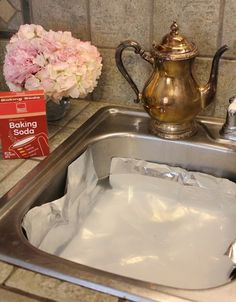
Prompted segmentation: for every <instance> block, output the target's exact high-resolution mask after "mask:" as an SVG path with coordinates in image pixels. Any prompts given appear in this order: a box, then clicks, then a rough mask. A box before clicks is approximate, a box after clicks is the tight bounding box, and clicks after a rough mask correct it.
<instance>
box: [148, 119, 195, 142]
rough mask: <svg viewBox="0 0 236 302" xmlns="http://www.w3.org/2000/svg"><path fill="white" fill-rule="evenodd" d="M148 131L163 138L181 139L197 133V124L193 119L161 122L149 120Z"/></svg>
mask: <svg viewBox="0 0 236 302" xmlns="http://www.w3.org/2000/svg"><path fill="white" fill-rule="evenodd" d="M150 131H151V133H152V134H154V135H156V136H159V137H161V138H165V139H173V140H175V139H183V138H187V137H190V136H193V135H194V134H196V133H197V124H196V122H195V121H194V120H192V121H189V122H186V123H181V124H174V123H163V122H159V121H157V120H153V119H152V120H151V123H150Z"/></svg>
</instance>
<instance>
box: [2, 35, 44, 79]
mask: <svg viewBox="0 0 236 302" xmlns="http://www.w3.org/2000/svg"><path fill="white" fill-rule="evenodd" d="M37 56H38V50H37V48H36V47H35V46H34V44H33V42H31V41H27V40H18V41H16V42H15V43H10V44H8V46H7V55H6V57H5V62H4V67H3V73H4V76H5V79H6V81H7V82H12V83H13V84H16V85H17V84H19V85H23V84H24V82H25V80H26V79H27V78H29V77H30V76H31V75H32V74H35V73H36V72H37V71H39V70H40V69H41V66H39V65H38V64H37V62H36V61H35V59H36V58H37Z"/></svg>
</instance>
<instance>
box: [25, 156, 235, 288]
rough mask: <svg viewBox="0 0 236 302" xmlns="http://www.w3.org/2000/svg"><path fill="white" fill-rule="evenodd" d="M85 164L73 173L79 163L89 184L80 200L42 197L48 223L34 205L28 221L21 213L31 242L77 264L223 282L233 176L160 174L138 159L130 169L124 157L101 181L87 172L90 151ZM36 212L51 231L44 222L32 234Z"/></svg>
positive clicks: (157, 278) (172, 280) (174, 282)
mask: <svg viewBox="0 0 236 302" xmlns="http://www.w3.org/2000/svg"><path fill="white" fill-rule="evenodd" d="M131 162H132V161H131ZM133 162H134V161H133ZM123 163H124V162H123ZM142 164H143V162H142ZM82 166H83V167H82ZM82 166H77V167H76V169H75V174H77V175H78V171H80V172H81V171H82V170H83V169H84V172H85V174H84V173H80V174H81V177H80V178H79V179H78V181H79V182H80V184H81V181H82V180H83V181H84V184H88V183H89V184H90V185H91V187H92V190H90V189H91V187H89V188H88V187H86V186H85V187H84V189H85V191H86V193H85V194H84V195H83V196H82V200H81V199H80V201H79V203H80V204H79V203H77V204H76V202H75V203H73V205H69V204H68V203H67V201H66V200H65V197H63V198H62V199H60V200H59V202H58V203H57V204H56V203H54V204H50V205H49V204H45V205H44V206H43V207H44V210H46V212H44V213H43V215H44V217H46V220H45V218H44V220H45V223H44V221H43V220H42V219H43V218H42V216H40V215H39V213H38V212H37V211H34V209H33V210H32V211H31V212H29V213H31V214H30V216H26V217H30V218H31V221H33V223H30V222H29V220H27V219H25V221H24V226H25V228H26V230H27V233H28V236H29V240H30V241H31V242H32V244H34V245H35V246H37V247H39V248H40V249H42V250H44V251H47V252H50V253H53V254H56V255H58V256H59V257H62V258H66V259H69V260H72V261H75V262H78V263H81V264H85V265H88V266H91V267H95V268H99V269H102V270H105V271H109V272H113V273H116V274H119V275H124V276H128V277H132V278H135V279H141V280H145V281H148V282H153V283H159V284H165V285H169V286H173V287H180V288H190V289H194V288H198V289H199V288H209V287H213V286H217V285H220V284H224V283H225V282H227V281H228V278H229V275H230V272H231V271H232V262H231V260H230V259H229V258H228V257H227V256H225V255H224V253H225V251H226V249H227V247H228V246H229V244H230V242H231V241H232V240H233V239H234V238H235V229H236V228H235V226H236V222H235V219H234V217H235V214H236V204H235V194H236V185H235V184H234V183H232V182H230V181H227V180H222V179H219V178H215V177H211V176H207V175H206V174H202V173H188V172H183V171H184V170H182V169H179V168H170V170H169V171H164V172H165V173H164V172H163V170H155V169H151V168H152V167H153V166H152V164H148V166H147V165H146V166H144V167H143V166H142V165H140V161H138V163H137V164H135V165H134V168H133V170H132V172H133V173H124V172H127V171H124V167H125V169H126V170H127V161H126V162H125V166H124V167H123V170H122V169H121V170H119V171H118V170H117V167H116V173H114V171H113V172H112V171H111V176H110V178H109V179H108V178H106V179H105V180H102V181H99V182H98V180H97V179H96V177H95V176H94V172H95V171H94V170H93V173H92V174H89V173H87V171H88V170H89V167H90V168H91V162H89V161H88V158H86V159H85V160H84V162H83V163H82ZM85 167H86V169H85ZM150 167H151V168H150ZM162 167H163V166H162ZM161 169H163V168H161ZM164 170H165V169H164ZM122 172H123V173H122ZM170 172H172V173H170ZM150 175H152V176H150ZM177 176H179V177H177ZM180 176H181V177H180ZM71 177H72V178H71V179H72V180H73V181H72V185H71V186H72V187H73V186H75V185H77V183H76V181H75V178H74V175H73V173H72V176H71ZM171 180H172V181H171ZM69 187H70V184H69ZM206 187H207V189H206ZM220 187H221V190H219V188H220ZM94 190H96V192H95V191H94ZM69 191H70V190H69V189H68V191H67V193H68V192H69ZM94 192H95V193H94ZM80 193H81V192H80ZM88 193H89V194H88ZM76 194H77V195H78V192H77V193H76ZM91 194H92V195H91ZM69 195H70V197H71V198H73V196H72V195H73V193H70V192H69ZM91 196H92V197H93V198H91ZM84 201H86V202H84ZM222 201H223V202H222ZM77 202H78V200H77ZM78 204H79V206H78ZM65 205H67V207H65ZM88 205H89V206H88ZM47 211H49V212H47ZM68 212H71V213H73V215H72V217H70V218H71V220H70V221H68V216H67V214H68ZM48 213H50V214H51V217H50V219H51V221H50V222H48V217H49V216H48ZM65 213H66V214H65ZM52 214H53V215H52ZM65 217H66V218H65ZM78 217H79V218H80V219H79V220H78ZM36 218H37V219H38V221H39V225H40V226H41V228H42V225H43V226H44V227H45V226H46V225H49V226H50V227H52V229H54V232H51V230H50V231H49V232H48V229H45V230H44V231H42V232H44V234H43V236H42V238H41V239H39V238H38V239H37V240H35V239H34V238H33V237H34V236H33V235H34V234H37V235H38V230H37V228H35V230H33V229H32V228H34V227H35V226H36V225H37V219H36ZM63 236H64V241H63ZM68 238H69V240H68ZM34 240H35V241H34Z"/></svg>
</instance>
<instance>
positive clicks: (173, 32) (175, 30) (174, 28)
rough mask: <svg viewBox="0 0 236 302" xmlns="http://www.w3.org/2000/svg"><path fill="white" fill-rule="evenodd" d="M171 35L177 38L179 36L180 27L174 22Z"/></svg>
mask: <svg viewBox="0 0 236 302" xmlns="http://www.w3.org/2000/svg"><path fill="white" fill-rule="evenodd" d="M170 29H171V35H172V36H176V35H178V34H179V25H178V24H177V22H176V21H173V23H172V24H171V27H170Z"/></svg>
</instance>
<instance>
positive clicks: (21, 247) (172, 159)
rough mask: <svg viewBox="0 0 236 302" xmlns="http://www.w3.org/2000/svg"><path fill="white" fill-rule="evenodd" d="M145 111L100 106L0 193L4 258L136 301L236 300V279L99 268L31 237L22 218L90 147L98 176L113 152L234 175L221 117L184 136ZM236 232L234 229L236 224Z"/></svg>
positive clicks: (235, 161) (233, 150)
mask: <svg viewBox="0 0 236 302" xmlns="http://www.w3.org/2000/svg"><path fill="white" fill-rule="evenodd" d="M149 122H150V119H149V117H148V116H147V114H145V113H144V112H141V111H138V110H128V109H125V108H121V107H106V108H104V109H102V110H100V111H98V112H97V113H96V114H95V115H94V116H93V117H92V118H90V119H89V120H88V121H87V122H86V123H85V124H84V125H83V126H82V127H81V128H80V129H78V130H77V131H76V132H75V133H73V135H72V136H71V137H69V138H68V139H67V140H66V141H65V142H64V143H63V144H62V145H61V146H60V147H59V148H57V149H56V150H55V151H54V152H53V153H52V154H51V155H49V156H48V157H47V158H46V159H45V160H43V161H42V162H41V163H40V164H39V165H38V166H37V167H36V168H35V169H34V170H32V171H31V172H30V173H29V174H28V175H27V176H26V177H24V178H23V179H22V180H21V181H20V182H19V183H18V184H17V185H16V186H15V187H14V188H13V189H12V190H11V191H9V192H8V193H7V194H6V195H5V196H3V198H2V199H1V200H0V234H1V236H0V259H1V260H3V261H6V262H9V263H12V264H15V265H18V266H21V267H24V268H27V269H30V270H33V271H35V272H40V273H43V274H46V275H49V276H53V277H56V278H59V279H62V280H66V281H70V282H73V283H75V284H79V285H82V286H86V287H88V288H91V289H96V290H98V291H102V292H105V293H110V294H111V295H115V296H118V297H125V298H127V299H130V300H132V301H186V300H191V301H208V302H209V301H215V302H216V301H221V302H222V301H227V302H230V301H236V281H232V282H230V283H228V284H226V285H223V286H220V287H217V288H211V289H208V290H185V289H175V288H171V287H167V286H163V285H158V284H151V283H147V282H143V281H139V280H134V279H131V278H127V277H122V276H119V275H115V274H111V273H108V272H104V271H100V270H98V269H94V268H91V267H87V266H84V265H80V264H76V263H73V262H71V261H68V260H65V259H62V258H59V257H57V256H54V255H50V254H47V253H45V252H43V251H40V250H38V249H37V248H35V247H33V246H32V245H31V244H30V243H29V242H28V241H27V239H26V237H25V235H24V233H23V231H22V228H21V222H22V218H23V216H24V215H25V213H26V212H27V211H28V210H29V209H30V208H32V207H34V206H37V205H41V204H44V203H45V202H49V201H52V200H54V199H56V198H59V197H61V196H62V195H63V194H64V191H65V183H66V174H67V167H68V165H69V164H70V163H71V162H72V161H73V160H75V159H76V158H77V157H78V156H79V155H80V154H81V153H82V152H83V151H84V150H85V149H86V148H87V147H88V146H90V147H91V149H92V153H93V157H94V159H95V160H94V163H95V168H96V171H97V174H98V176H99V177H100V178H104V177H106V176H108V173H109V169H110V161H111V158H112V157H131V158H136V159H143V160H147V161H151V162H158V163H166V164H169V165H172V166H180V167H183V168H186V169H189V170H194V171H201V172H205V173H209V174H212V175H215V176H218V177H226V178H228V179H230V180H232V181H236V144H235V143H231V142H230V141H227V140H223V139H221V138H220V137H219V135H218V133H219V129H220V127H221V126H222V123H223V121H221V120H219V119H213V118H206V117H204V118H198V133H197V135H195V136H194V137H192V138H189V139H186V140H182V141H171V140H163V139H161V138H158V137H155V136H153V135H151V134H150V133H149V130H148V128H149ZM235 231H236V230H235Z"/></svg>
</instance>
